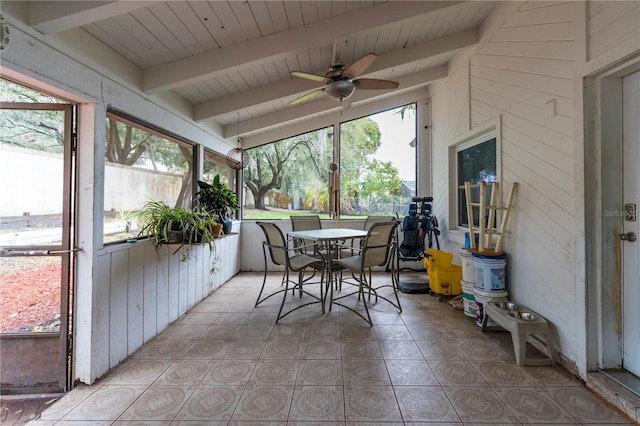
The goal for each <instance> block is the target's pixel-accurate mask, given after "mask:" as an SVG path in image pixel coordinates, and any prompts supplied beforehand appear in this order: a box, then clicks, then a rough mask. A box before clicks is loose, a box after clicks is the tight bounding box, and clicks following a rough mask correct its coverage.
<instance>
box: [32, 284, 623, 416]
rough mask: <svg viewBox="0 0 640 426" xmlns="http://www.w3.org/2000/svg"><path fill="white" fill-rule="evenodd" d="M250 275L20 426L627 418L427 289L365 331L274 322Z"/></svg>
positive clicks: (309, 317)
mask: <svg viewBox="0 0 640 426" xmlns="http://www.w3.org/2000/svg"><path fill="white" fill-rule="evenodd" d="M280 276H281V275H280V274H273V275H270V279H269V283H268V286H269V288H270V289H272V290H273V289H277V288H278V287H279V285H280V284H279V280H280ZM375 279H378V280H383V279H389V278H388V275H385V274H381V275H379V276H377V277H376V278H375ZM261 281H262V274H258V273H241V274H239V275H237V276H236V277H234V278H233V279H232V280H230V281H229V282H228V283H226V284H225V285H224V286H222V287H221V288H220V289H218V290H217V291H215V292H214V293H213V294H211V295H210V296H209V297H208V298H206V299H205V300H203V301H202V302H201V303H200V304H198V305H197V306H195V307H194V308H193V309H192V310H191V311H190V312H189V313H188V314H186V315H185V316H183V317H182V318H180V319H179V320H178V321H176V322H175V323H174V324H172V325H171V326H169V327H168V328H167V329H166V330H165V331H164V332H163V333H162V334H160V335H158V336H157V337H156V338H154V339H153V340H151V341H150V342H148V343H147V344H145V345H144V346H143V347H142V348H140V349H139V350H138V351H137V352H136V353H135V354H134V355H133V356H132V357H130V358H129V359H127V360H126V361H125V362H124V363H122V364H121V365H120V366H119V367H117V368H116V369H114V370H113V371H112V372H110V373H109V374H108V375H107V376H106V377H104V378H102V379H101V380H98V381H97V382H96V383H95V384H94V385H92V386H79V387H76V388H75V389H73V390H72V391H71V392H69V393H67V394H66V395H65V396H64V397H63V398H62V399H60V400H59V401H58V402H56V403H54V404H52V406H51V407H50V408H48V409H47V410H45V411H44V412H42V414H41V416H40V418H39V419H37V420H33V421H31V422H30V423H29V424H33V425H53V424H56V425H70V424H78V425H80V424H83V425H85V424H91V425H109V424H114V425H126V424H149V425H193V426H195V425H227V424H228V425H243V424H253V425H285V424H286V425H324V424H326V425H338V424H343V425H355V424H362V425H364V424H386V425H390V424H392V425H402V424H438V425H446V424H491V425H498V424H501V425H502V424H504V425H521V424H534V423H535V424H601V425H602V424H631V422H630V421H629V420H628V419H626V418H625V417H623V416H622V415H620V414H619V413H618V412H617V411H616V410H614V409H613V408H610V407H609V406H608V405H607V404H605V403H604V402H603V401H602V400H601V399H599V398H598V397H596V396H595V395H594V394H592V393H591V392H589V391H588V390H587V389H586V388H585V387H584V386H583V385H582V384H581V382H579V381H578V380H576V379H574V378H573V377H572V376H571V375H570V374H568V372H567V371H566V370H564V369H562V368H560V367H555V368H553V367H518V366H517V365H515V358H514V354H513V347H512V345H511V339H510V336H509V334H508V333H506V332H495V331H494V332H486V333H482V332H480V329H479V327H478V326H477V325H476V323H475V320H474V319H472V318H470V317H467V316H465V315H464V314H463V312H461V311H456V310H454V309H453V308H451V306H449V304H448V303H446V302H439V301H438V298H436V297H433V296H429V295H424V294H420V295H409V294H402V293H401V294H400V297H401V301H402V304H403V313H402V314H397V313H396V312H395V310H393V309H392V308H391V307H390V305H389V304H388V303H387V302H384V301H379V302H378V303H376V304H372V305H373V306H372V307H371V313H372V317H373V320H374V326H373V327H369V326H368V325H367V324H366V323H365V322H364V321H363V320H362V319H361V318H359V317H357V316H356V315H355V314H354V313H353V312H350V311H348V310H345V309H334V310H333V311H332V312H327V313H325V314H322V313H321V312H320V306H319V305H317V304H316V305H310V306H307V307H305V308H302V309H299V310H297V311H295V312H294V313H292V314H290V315H289V316H287V317H285V318H284V319H283V320H282V321H281V322H280V323H279V324H275V323H274V318H275V314H276V312H277V309H278V307H279V302H280V300H281V299H280V297H279V296H277V297H275V298H272V299H269V300H268V301H266V302H264V303H263V304H261V305H260V306H258V307H257V308H254V306H253V304H254V302H255V299H256V296H257V293H258V290H259V287H260V284H261ZM290 300H291V302H290V303H300V300H301V299H295V298H294V299H290ZM302 300H305V298H303V299H302ZM360 307H361V305H360ZM535 352H536V351H535V349H533V348H531V356H536V353H535ZM537 356H542V354H537Z"/></svg>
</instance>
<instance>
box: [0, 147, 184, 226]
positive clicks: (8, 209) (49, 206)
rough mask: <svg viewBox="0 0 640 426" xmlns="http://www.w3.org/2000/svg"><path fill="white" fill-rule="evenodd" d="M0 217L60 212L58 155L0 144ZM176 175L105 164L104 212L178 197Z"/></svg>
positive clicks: (133, 208) (60, 157)
mask: <svg viewBox="0 0 640 426" xmlns="http://www.w3.org/2000/svg"><path fill="white" fill-rule="evenodd" d="M0 182H2V184H1V185H0V200H2V201H0V217H12V216H22V215H24V214H25V213H29V214H30V215H32V216H35V215H48V214H60V213H61V211H62V185H63V161H62V154H52V153H46V152H42V151H35V150H29V149H24V148H17V147H11V146H8V145H5V144H1V145H0ZM181 185H182V177H181V176H180V175H176V174H172V173H165V172H158V171H153V170H148V169H141V168H135V167H129V166H124V165H121V164H112V163H108V164H107V165H106V167H105V197H104V208H105V211H110V210H113V211H114V212H119V211H129V210H138V209H140V208H141V207H142V206H143V205H144V203H145V202H147V201H149V200H156V201H165V202H167V203H169V202H173V201H174V200H176V199H177V198H178V194H179V192H180V187H181Z"/></svg>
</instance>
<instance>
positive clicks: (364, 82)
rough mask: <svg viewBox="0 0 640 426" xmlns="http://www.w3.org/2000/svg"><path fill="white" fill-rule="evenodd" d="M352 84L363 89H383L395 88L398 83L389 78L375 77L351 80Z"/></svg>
mask: <svg viewBox="0 0 640 426" xmlns="http://www.w3.org/2000/svg"><path fill="white" fill-rule="evenodd" d="M353 84H355V85H356V87H357V88H358V89H365V90H384V89H397V88H398V86H400V83H398V82H397V81H391V80H378V79H375V78H361V79H359V80H353Z"/></svg>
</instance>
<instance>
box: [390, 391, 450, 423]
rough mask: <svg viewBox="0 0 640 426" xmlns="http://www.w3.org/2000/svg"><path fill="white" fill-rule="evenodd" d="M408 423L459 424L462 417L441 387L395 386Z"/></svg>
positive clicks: (403, 414)
mask: <svg viewBox="0 0 640 426" xmlns="http://www.w3.org/2000/svg"><path fill="white" fill-rule="evenodd" d="M393 389H394V390H395V393H396V398H397V399H398V405H399V406H400V412H401V413H402V418H403V419H404V421H406V422H420V421H425V420H429V422H434V423H438V424H442V423H443V422H459V421H460V417H458V414H457V413H456V410H455V409H454V408H453V405H451V403H450V402H449V399H448V398H447V396H446V394H445V393H444V391H443V390H442V388H441V387H440V386H394V387H393Z"/></svg>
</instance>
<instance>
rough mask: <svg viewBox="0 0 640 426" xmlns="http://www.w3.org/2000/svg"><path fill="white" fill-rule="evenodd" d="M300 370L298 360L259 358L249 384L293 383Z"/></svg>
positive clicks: (282, 384) (283, 384)
mask: <svg viewBox="0 0 640 426" xmlns="http://www.w3.org/2000/svg"><path fill="white" fill-rule="evenodd" d="M297 372H298V361H296V360H290V359H285V360H282V359H269V360H258V361H257V362H256V366H255V368H254V370H253V373H252V374H251V377H250V378H249V385H257V386H258V385H259V386H265V385H277V386H286V385H293V384H294V383H295V381H296V374H297Z"/></svg>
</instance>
